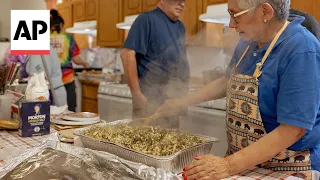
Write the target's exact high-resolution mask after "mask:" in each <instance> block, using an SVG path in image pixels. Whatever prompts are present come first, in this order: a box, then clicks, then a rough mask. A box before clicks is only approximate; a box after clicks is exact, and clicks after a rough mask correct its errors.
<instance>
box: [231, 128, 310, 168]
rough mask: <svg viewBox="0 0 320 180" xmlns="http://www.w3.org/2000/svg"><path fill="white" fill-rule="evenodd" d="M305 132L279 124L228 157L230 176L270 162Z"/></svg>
mask: <svg viewBox="0 0 320 180" xmlns="http://www.w3.org/2000/svg"><path fill="white" fill-rule="evenodd" d="M305 132H306V131H305V129H303V128H299V127H295V126H290V125H284V124H281V125H280V126H279V127H277V128H276V129H275V130H273V131H272V132H270V133H269V134H267V135H266V136H264V137H263V138H261V139H259V140H258V141H257V142H255V143H253V144H251V145H250V146H248V147H246V148H244V149H243V150H241V151H238V152H236V153H234V154H233V155H231V156H228V157H227V159H228V161H229V163H230V169H231V170H230V171H231V174H237V173H240V172H242V171H244V170H246V169H248V168H251V167H253V166H255V165H257V164H261V163H263V162H266V161H268V160H270V159H271V158H273V157H275V156H276V155H277V154H278V153H279V152H281V151H282V150H285V149H286V148H288V147H290V146H291V145H292V144H294V143H295V142H296V141H298V140H299V139H300V138H301V137H302V136H303V135H304V134H305Z"/></svg>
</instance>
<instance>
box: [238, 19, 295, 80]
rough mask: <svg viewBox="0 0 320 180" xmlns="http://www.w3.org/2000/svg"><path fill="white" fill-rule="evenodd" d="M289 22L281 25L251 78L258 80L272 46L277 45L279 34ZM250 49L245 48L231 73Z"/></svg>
mask: <svg viewBox="0 0 320 180" xmlns="http://www.w3.org/2000/svg"><path fill="white" fill-rule="evenodd" d="M289 23H290V22H289V21H286V23H285V24H284V25H283V27H282V28H281V29H280V31H279V32H278V33H277V35H276V36H275V37H274V38H273V40H272V42H271V44H270V46H269V48H268V49H267V52H266V53H265V54H264V56H263V58H262V60H261V62H259V63H257V64H256V70H255V71H254V73H253V77H255V78H259V77H260V76H261V74H262V72H261V68H262V65H263V64H264V62H265V61H266V60H267V58H268V56H269V54H270V52H271V50H272V49H273V47H274V45H275V44H276V43H277V41H278V39H279V37H280V36H281V34H282V33H283V31H284V30H285V29H286V28H287V27H288V25H289ZM249 49H250V45H248V47H247V48H246V50H245V51H244V53H243V54H242V56H241V58H240V60H239V61H238V63H237V65H236V66H235V68H234V69H233V71H235V69H237V67H238V66H239V64H240V63H241V61H242V60H243V58H244V56H245V55H246V54H247V52H248V51H249Z"/></svg>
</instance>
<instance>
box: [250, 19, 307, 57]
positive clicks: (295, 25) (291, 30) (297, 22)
mask: <svg viewBox="0 0 320 180" xmlns="http://www.w3.org/2000/svg"><path fill="white" fill-rule="evenodd" d="M289 19H290V20H291V21H290V24H289V25H288V27H287V29H286V30H285V31H284V32H283V33H282V34H281V36H280V37H279V39H278V41H277V42H276V44H275V45H274V48H275V47H277V46H278V45H279V44H280V43H282V42H283V41H284V40H286V39H287V38H289V37H291V36H293V35H294V34H296V33H297V32H298V31H300V30H301V28H302V26H301V23H302V22H303V21H304V20H305V18H304V17H303V16H299V15H293V14H290V15H289ZM270 44H271V42H269V43H268V44H267V45H265V46H263V47H262V48H260V49H258V45H257V42H252V43H251V46H252V49H254V50H255V52H257V53H260V52H265V51H267V49H268V47H269V46H270Z"/></svg>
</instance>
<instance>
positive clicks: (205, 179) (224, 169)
mask: <svg viewBox="0 0 320 180" xmlns="http://www.w3.org/2000/svg"><path fill="white" fill-rule="evenodd" d="M183 171H184V172H183V177H184V179H185V180H186V179H187V180H194V179H197V180H218V179H223V178H227V177H229V176H230V175H231V168H230V163H229V161H228V160H227V159H226V158H221V157H217V156H215V155H204V156H199V157H197V156H196V157H195V161H194V162H192V163H191V164H189V165H187V166H186V167H185V168H184V169H183Z"/></svg>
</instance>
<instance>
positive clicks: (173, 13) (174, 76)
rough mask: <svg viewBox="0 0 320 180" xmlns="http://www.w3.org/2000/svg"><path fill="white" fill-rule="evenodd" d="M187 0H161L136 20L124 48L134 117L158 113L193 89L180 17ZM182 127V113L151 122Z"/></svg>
mask: <svg viewBox="0 0 320 180" xmlns="http://www.w3.org/2000/svg"><path fill="white" fill-rule="evenodd" d="M184 7H185V0H159V2H158V5H157V8H156V9H154V10H152V11H150V12H145V13H142V14H140V15H139V16H138V18H137V19H136V20H135V22H134V23H133V25H132V27H131V29H130V32H129V35H128V37H127V39H126V42H125V44H124V47H123V50H122V51H121V58H122V62H123V66H124V70H125V74H126V77H127V79H128V84H129V87H130V90H131V94H132V101H133V118H140V117H147V116H150V115H152V114H153V113H155V111H156V110H157V108H158V107H160V105H162V104H163V103H164V101H165V100H166V99H170V98H178V97H181V96H184V95H186V94H187V92H188V89H189V76H190V70H189V64H188V60H187V55H186V47H185V27H184V25H183V23H182V22H181V21H180V20H179V17H180V16H181V14H182V12H183V10H184ZM151 125H157V126H162V127H167V128H178V127H179V118H178V116H176V117H172V118H171V119H170V120H169V119H167V120H164V119H162V120H159V121H155V122H153V123H151Z"/></svg>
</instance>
